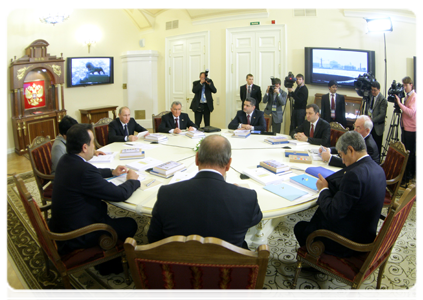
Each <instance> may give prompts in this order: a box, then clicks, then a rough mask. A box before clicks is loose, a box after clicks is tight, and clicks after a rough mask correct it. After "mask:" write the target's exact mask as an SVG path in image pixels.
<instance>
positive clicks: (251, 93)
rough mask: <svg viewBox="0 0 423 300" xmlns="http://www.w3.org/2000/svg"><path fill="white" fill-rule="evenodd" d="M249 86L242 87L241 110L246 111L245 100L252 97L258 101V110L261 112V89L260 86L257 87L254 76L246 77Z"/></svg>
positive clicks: (240, 93)
mask: <svg viewBox="0 0 423 300" xmlns="http://www.w3.org/2000/svg"><path fill="white" fill-rule="evenodd" d="M246 81H247V84H244V85H241V86H240V88H239V96H240V97H241V102H242V104H241V109H244V101H245V99H247V98H249V97H251V98H254V99H255V100H256V109H257V110H260V107H259V106H260V102H261V89H260V87H259V86H258V85H255V84H254V83H253V82H254V76H253V75H252V74H248V75H247V77H246Z"/></svg>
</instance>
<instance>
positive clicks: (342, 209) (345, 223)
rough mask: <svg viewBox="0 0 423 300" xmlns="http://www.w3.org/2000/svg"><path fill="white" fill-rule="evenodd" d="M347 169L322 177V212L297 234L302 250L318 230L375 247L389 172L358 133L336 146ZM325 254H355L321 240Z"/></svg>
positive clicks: (298, 228) (345, 136)
mask: <svg viewBox="0 0 423 300" xmlns="http://www.w3.org/2000/svg"><path fill="white" fill-rule="evenodd" d="M336 148H337V149H338V153H340V154H341V156H342V160H343V162H344V164H345V165H346V168H344V169H342V170H340V171H338V172H336V173H334V174H332V175H330V176H328V177H327V178H326V179H325V178H323V177H322V175H320V174H319V179H318V181H317V183H316V186H317V188H318V189H319V190H320V193H319V198H318V199H317V205H318V208H317V210H316V212H315V214H314V215H313V217H312V218H311V220H310V222H307V221H301V222H298V223H297V224H296V225H295V227H294V234H295V237H296V238H297V241H298V243H299V244H300V246H301V247H303V246H305V244H306V240H307V237H308V235H309V234H310V233H312V232H314V231H316V230H318V229H326V230H330V231H333V232H335V233H337V234H339V235H341V236H343V237H345V238H347V239H350V240H352V241H354V242H357V243H363V244H367V243H371V242H373V241H374V239H375V237H376V229H377V225H378V222H379V217H380V212H381V210H382V207H383V200H384V199H385V189H386V180H385V172H384V171H383V169H382V168H381V167H380V166H379V165H378V164H377V163H375V162H374V161H373V160H372V159H371V158H370V157H369V155H368V154H367V152H366V144H365V143H364V139H363V137H362V136H361V135H360V134H359V133H358V132H356V131H349V132H346V133H344V134H343V135H342V136H341V137H340V138H339V140H338V142H337V143H336ZM319 239H320V240H322V241H323V243H324V245H325V253H327V254H331V255H335V256H338V257H348V256H351V255H353V254H354V252H353V251H352V250H351V249H348V248H346V247H344V246H342V245H340V244H338V243H336V242H334V241H331V240H329V239H327V238H317V240H319Z"/></svg>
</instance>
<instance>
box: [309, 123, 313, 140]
mask: <svg viewBox="0 0 423 300" xmlns="http://www.w3.org/2000/svg"><path fill="white" fill-rule="evenodd" d="M313 135H314V124H311V129H310V137H311V138H312V137H313Z"/></svg>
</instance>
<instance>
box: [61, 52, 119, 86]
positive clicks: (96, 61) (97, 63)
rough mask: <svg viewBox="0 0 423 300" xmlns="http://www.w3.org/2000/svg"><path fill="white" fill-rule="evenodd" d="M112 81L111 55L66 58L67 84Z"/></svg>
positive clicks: (91, 83) (107, 82)
mask: <svg viewBox="0 0 423 300" xmlns="http://www.w3.org/2000/svg"><path fill="white" fill-rule="evenodd" d="M110 83H113V57H70V58H68V59H67V86H68V87H76V86H87V85H98V84H110Z"/></svg>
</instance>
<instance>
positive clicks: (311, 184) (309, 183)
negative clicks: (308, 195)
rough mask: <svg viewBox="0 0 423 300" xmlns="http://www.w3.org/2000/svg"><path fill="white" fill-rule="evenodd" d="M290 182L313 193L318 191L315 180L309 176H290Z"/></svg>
mask: <svg viewBox="0 0 423 300" xmlns="http://www.w3.org/2000/svg"><path fill="white" fill-rule="evenodd" d="M290 181H291V182H293V183H295V184H298V185H300V186H302V187H305V188H308V189H309V190H311V191H313V192H318V189H317V187H316V182H317V178H315V177H311V176H310V175H307V174H301V175H297V176H292V177H291V178H290Z"/></svg>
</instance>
